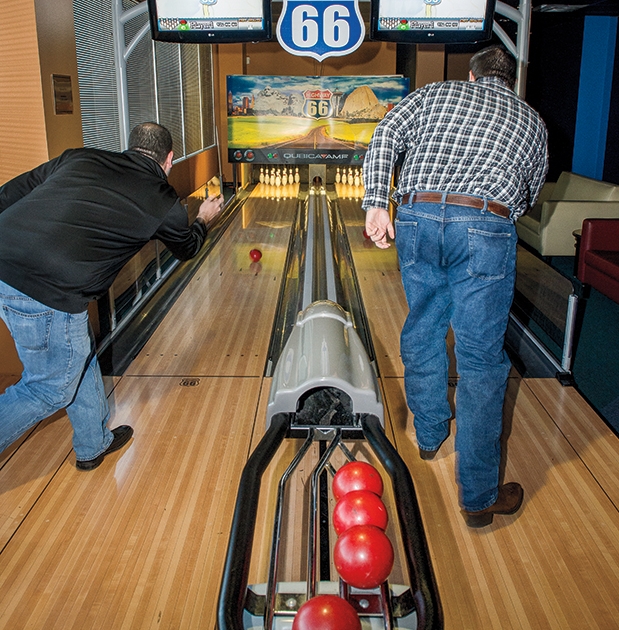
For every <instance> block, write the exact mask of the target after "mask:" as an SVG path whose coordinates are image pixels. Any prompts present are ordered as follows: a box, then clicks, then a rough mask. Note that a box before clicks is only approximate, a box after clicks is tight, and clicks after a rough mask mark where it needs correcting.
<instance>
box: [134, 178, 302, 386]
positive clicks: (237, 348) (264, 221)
mask: <svg viewBox="0 0 619 630" xmlns="http://www.w3.org/2000/svg"><path fill="white" fill-rule="evenodd" d="M296 189H297V190H298V186H297V187H296ZM261 192H262V189H261V188H260V187H258V188H257V189H255V190H254V192H253V193H252V195H251V196H250V198H249V199H248V200H247V201H246V202H245V204H244V206H243V208H242V211H241V212H240V213H239V215H238V216H237V217H236V218H235V219H234V221H233V223H232V225H231V226H230V227H229V228H228V230H227V231H226V234H225V235H224V236H223V238H222V239H221V240H220V241H219V243H217V245H216V246H215V248H214V249H213V251H212V252H211V253H210V254H209V255H208V257H207V258H206V260H205V261H204V263H203V264H202V266H201V267H200V269H199V270H198V272H197V273H196V274H195V276H194V277H193V278H192V279H191V281H190V283H189V284H188V286H187V288H186V289H185V290H184V292H183V294H182V295H181V296H180V298H179V299H178V300H177V301H176V303H175V304H174V306H173V307H172V308H171V309H170V312H169V313H168V315H167V316H166V318H165V320H164V321H163V322H162V323H161V324H160V326H159V327H158V329H157V330H156V331H155V333H154V335H153V336H152V337H151V338H150V339H149V341H148V342H147V343H146V345H145V346H144V348H143V349H142V350H141V352H140V353H139V354H138V356H137V357H136V359H135V361H133V363H132V364H131V365H130V366H129V368H128V369H127V371H126V374H127V375H133V376H137V375H140V376H146V375H179V376H180V375H183V376H261V375H262V373H263V371H264V366H265V363H266V354H267V351H268V344H269V338H270V333H271V326H272V323H273V317H274V314H275V307H276V304H277V297H278V295H279V289H280V284H281V279H282V272H283V267H284V262H285V259H286V252H287V246H288V238H289V235H290V227H291V224H292V221H293V219H294V216H295V213H296V205H297V201H296V199H294V198H286V199H284V198H280V199H279V200H278V201H275V202H273V201H272V200H270V199H268V198H266V197H262V196H260V194H261ZM252 249H259V250H260V251H261V252H262V258H261V260H260V261H259V262H252V260H251V259H250V257H249V252H250V250H252Z"/></svg>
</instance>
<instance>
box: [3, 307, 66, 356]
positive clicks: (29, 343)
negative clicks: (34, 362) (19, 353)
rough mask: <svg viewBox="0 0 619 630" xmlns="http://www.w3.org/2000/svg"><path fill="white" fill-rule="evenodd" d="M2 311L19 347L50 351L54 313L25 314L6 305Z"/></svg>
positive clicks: (49, 311) (48, 311) (50, 311)
mask: <svg viewBox="0 0 619 630" xmlns="http://www.w3.org/2000/svg"><path fill="white" fill-rule="evenodd" d="M2 310H3V319H4V321H5V322H6V325H7V327H8V329H9V331H10V332H11V335H12V337H13V339H14V340H15V343H16V344H17V345H18V346H21V347H22V348H24V349H25V350H34V351H37V352H40V351H43V352H46V351H47V350H48V348H49V337H50V333H51V329H52V318H53V316H54V311H52V310H47V311H41V312H39V313H24V312H22V311H18V310H16V309H14V308H11V307H10V306H7V305H6V304H5V305H4V306H3V309H2Z"/></svg>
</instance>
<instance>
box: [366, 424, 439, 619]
mask: <svg viewBox="0 0 619 630" xmlns="http://www.w3.org/2000/svg"><path fill="white" fill-rule="evenodd" d="M361 426H362V427H363V432H364V433H365V437H366V439H367V441H368V442H369V443H370V446H371V447H372V449H373V450H374V452H375V453H376V456H377V457H378V459H379V460H380V462H381V464H382V465H383V466H384V467H385V469H386V470H387V472H388V473H389V476H390V477H391V483H392V485H393V492H394V495H395V504H396V509H397V512H398V520H399V522H400V534H401V536H402V544H403V545H404V551H405V555H406V561H407V564H408V574H409V580H410V585H411V592H412V594H413V598H414V600H415V606H416V610H417V629H418V630H440V629H441V628H443V614H442V610H441V602H440V599H439V596H438V589H437V586H436V580H435V578H434V572H433V570H432V564H431V562H430V552H429V551H428V543H427V541H426V535H425V531H424V529H423V523H422V520H421V513H420V512H419V505H418V503H417V496H416V494H415V488H414V486H413V480H412V479H411V475H410V472H409V470H408V468H407V467H406V465H405V464H404V462H403V461H402V458H401V457H400V455H399V454H398V452H397V451H396V450H395V448H394V447H393V445H392V444H391V442H390V441H389V440H388V439H387V437H386V436H385V433H384V432H383V430H382V427H381V426H380V422H379V420H378V418H377V417H376V416H370V415H365V416H363V417H362V418H361Z"/></svg>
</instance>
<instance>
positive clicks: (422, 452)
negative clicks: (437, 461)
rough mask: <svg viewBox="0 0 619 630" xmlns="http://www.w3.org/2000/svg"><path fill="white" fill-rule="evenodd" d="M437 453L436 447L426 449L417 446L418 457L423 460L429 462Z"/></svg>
mask: <svg viewBox="0 0 619 630" xmlns="http://www.w3.org/2000/svg"><path fill="white" fill-rule="evenodd" d="M437 453H438V448H437V449H434V450H433V451H426V450H424V449H423V448H421V447H420V448H419V457H421V459H423V460H425V461H426V462H429V461H430V460H432V459H434V458H435V457H436V454H437Z"/></svg>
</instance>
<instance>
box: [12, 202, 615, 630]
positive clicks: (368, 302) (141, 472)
mask: <svg viewBox="0 0 619 630" xmlns="http://www.w3.org/2000/svg"><path fill="white" fill-rule="evenodd" d="M287 204H288V205H287ZM350 204H351V206H350V208H348V209H346V213H347V214H348V215H350V216H349V217H348V218H347V221H349V237H350V241H351V247H352V249H353V255H354V258H355V265H356V267H357V274H358V276H359V280H360V283H361V288H362V292H363V298H364V302H365V306H366V309H367V313H368V318H369V321H370V326H371V330H372V335H373V340H374V343H375V345H376V347H377V349H378V348H380V349H381V350H382V352H381V353H379V352H377V362H378V364H379V369H380V373H381V377H382V378H381V386H382V388H383V394H384V402H385V407H386V432H387V435H388V436H389V437H390V439H391V440H392V441H393V442H394V444H395V445H396V448H397V450H398V451H399V453H400V455H401V456H402V458H403V459H404V461H405V462H406V463H407V465H408V466H409V468H410V471H411V474H412V477H413V481H414V483H415V488H416V492H417V495H418V499H419V504H420V508H421V512H422V515H423V519H424V527H425V530H426V535H427V538H428V544H429V548H430V552H431V557H432V563H433V567H434V572H435V574H436V578H437V582H438V588H439V593H440V597H441V602H442V607H443V612H444V618H445V628H446V629H447V630H478V629H481V628H483V629H496V630H508V629H512V628H513V629H531V630H542V629H557V630H564V629H570V630H571V629H574V630H582V629H584V628H586V629H587V630H589V629H599V630H612V629H614V628H617V626H618V622H617V619H619V589H617V584H618V583H619V510H618V507H619V484H618V480H619V442H618V441H617V438H616V437H615V436H614V435H613V434H612V432H611V431H610V429H608V427H607V426H606V425H605V424H604V423H603V422H602V420H601V419H600V418H599V417H598V416H597V414H595V413H594V412H593V411H592V410H591V409H590V408H589V407H588V405H587V404H586V402H585V401H584V400H583V399H582V398H581V397H580V396H579V394H578V393H577V392H576V391H575V390H574V389H573V388H569V387H568V388H564V387H561V385H560V384H559V383H558V382H557V381H556V380H554V379H545V380H532V379H521V378H520V377H519V376H518V375H517V374H516V373H515V372H512V377H511V378H510V380H509V386H508V393H507V401H506V428H507V432H508V433H509V440H508V442H507V463H506V471H505V476H506V479H507V480H517V481H519V482H521V483H522V484H523V486H524V488H525V503H524V506H523V508H522V510H521V511H520V512H519V513H518V514H516V515H514V516H502V517H501V516H497V517H495V520H494V523H493V524H492V525H491V526H489V527H487V528H483V529H480V530H471V529H468V528H467V527H466V525H465V524H464V521H463V519H462V517H461V515H460V513H459V507H458V499H457V492H458V486H457V484H456V481H455V472H454V463H455V454H454V452H453V435H452V436H451V437H450V438H449V439H448V440H447V442H445V443H444V445H443V446H442V447H441V450H440V451H439V454H438V456H437V458H436V459H435V460H434V461H432V462H426V461H422V460H421V459H420V458H419V456H418V453H417V447H416V443H415V441H414V428H413V426H412V416H411V414H410V412H409V411H408V410H407V408H406V405H405V402H404V395H403V380H402V368H401V364H400V362H399V352H398V347H397V336H398V335H399V326H401V322H402V321H403V317H405V314H406V307H405V304H404V296H403V293H402V290H401V288H400V284H399V279H398V278H397V274H396V273H395V271H394V268H396V269H397V262H396V261H395V258H394V255H395V252H394V251H393V248H391V250H387V253H384V252H381V251H380V250H377V249H375V248H374V249H370V248H368V247H367V246H365V245H364V239H363V236H362V235H361V227H360V225H359V224H360V219H359V214H358V212H359V210H358V204H357V207H356V209H355V206H354V202H352V201H351V202H350ZM253 208H254V209H253V210H252V208H251V206H250V208H248V209H247V213H246V216H244V217H240V218H239V221H238V223H235V224H233V225H232V226H231V228H230V229H231V230H232V232H230V234H231V235H232V236H230V237H229V238H226V237H224V238H223V239H222V240H221V241H220V243H219V244H218V245H217V248H218V249H217V248H216V250H214V251H213V255H212V256H209V257H208V258H207V260H206V261H205V263H204V265H203V267H202V268H201V269H200V271H199V272H198V273H197V274H196V276H195V277H194V279H193V280H192V282H191V283H190V285H189V286H188V288H187V289H186V291H185V292H184V293H183V295H182V296H181V298H180V299H179V300H178V302H177V303H176V305H175V306H174V308H173V309H172V310H171V311H170V313H169V315H168V317H167V318H166V320H165V321H164V322H163V323H162V325H161V326H160V327H159V329H158V330H157V331H156V333H155V335H154V336H153V337H152V338H151V340H150V341H149V343H148V344H147V346H146V347H145V348H144V349H143V351H142V353H140V355H139V356H138V357H137V358H136V360H135V361H134V363H133V364H132V365H131V366H130V368H129V370H128V372H127V373H126V374H125V375H124V376H123V377H122V378H120V379H118V381H117V382H115V383H111V384H110V387H109V391H110V402H111V406H112V409H113V416H112V423H111V424H112V426H116V425H119V424H131V425H132V426H133V427H134V428H135V436H134V438H133V439H132V441H131V442H130V444H129V445H128V447H127V448H125V449H123V450H122V451H120V452H118V453H114V454H112V455H110V456H108V457H107V458H106V459H105V461H104V462H103V464H102V465H101V466H100V467H99V468H97V469H96V470H94V471H92V472H88V473H84V472H80V471H77V470H76V469H75V466H74V462H75V457H74V455H73V452H72V449H71V427H70V424H69V422H68V418H67V417H66V415H64V414H62V413H59V414H57V415H56V416H55V417H54V418H51V419H49V420H47V421H44V422H42V423H40V424H39V425H38V426H37V427H36V428H35V429H34V430H33V431H31V432H30V433H29V434H27V435H26V436H24V437H23V438H22V439H21V440H20V441H18V442H17V443H16V444H14V445H12V446H11V447H10V448H9V449H7V450H6V451H5V452H4V453H2V454H0V628H1V629H2V630H5V629H6V630H21V629H22V628H23V629H25V628H29V629H36V630H39V629H41V630H42V629H45V630H48V629H62V630H94V629H101V630H104V629H105V630H117V629H121V628H122V629H125V628H128V629H142V628H144V629H146V628H149V629H151V628H152V629H170V630H172V629H173V630H179V629H189V630H195V629H198V628H207V629H212V628H215V625H216V603H217V597H218V593H219V588H220V583H221V575H222V571H223V563H224V557H225V553H226V548H227V542H228V536H229V530H230V524H231V521H232V513H233V508H234V503H235V499H236V491H237V487H238V481H239V478H240V475H241V472H242V469H243V466H244V464H245V462H246V460H247V458H248V456H249V454H250V453H251V452H252V450H253V448H254V447H255V445H256V444H257V442H258V440H259V439H260V438H261V436H262V433H263V431H264V424H265V415H266V414H265V410H266V404H267V399H268V393H269V387H270V379H267V378H264V377H263V367H264V361H265V354H266V346H267V345H268V337H269V335H270V328H271V322H270V320H269V318H272V312H273V309H274V307H275V304H274V301H275V299H276V297H277V291H278V288H279V282H280V280H281V270H282V267H283V262H284V258H285V248H286V244H287V234H288V232H287V230H288V227H289V225H290V222H291V220H292V213H293V210H294V202H292V201H290V200H288V201H285V200H283V199H282V200H280V201H279V202H269V200H268V199H264V198H258V199H256V200H255V204H254V206H253ZM355 212H357V214H356V215H355ZM252 213H253V214H252ZM252 217H253V218H252ZM235 221H236V220H235ZM265 223H266V224H269V225H268V226H267V225H264V224H265ZM274 226H277V227H274ZM287 226H288V227H287ZM271 234H273V236H271ZM253 246H259V247H260V248H262V251H263V260H262V261H261V262H262V263H263V265H262V269H261V271H260V272H259V273H258V275H256V273H255V271H254V272H253V273H252V272H251V271H250V270H249V265H250V263H251V261H250V260H249V258H248V256H247V254H248V250H249V249H251V248H252V247H253ZM390 257H391V258H390ZM234 304H236V305H237V309H236V310H238V311H240V313H235V309H234ZM265 339H266V341H265ZM222 354H224V355H230V356H222ZM242 355H245V356H242ZM254 355H258V356H254ZM454 370H455V367H453V366H452V375H453V376H455V371H454ZM8 384H9V383H8V382H6V383H4V385H8ZM113 385H115V387H113ZM454 385H455V383H454ZM1 386H2V383H0V387H1ZM451 390H452V393H455V394H456V395H457V387H453V388H451ZM452 428H453V429H454V430H455V427H452ZM452 434H453V431H452ZM351 447H352V448H353V449H354V450H355V453H356V454H357V456H358V457H360V458H363V459H368V460H370V461H372V458H373V454H372V453H371V449H369V447H368V445H367V444H365V443H363V442H361V443H357V444H352V445H351ZM297 448H298V443H297V442H296V441H293V440H287V441H286V442H285V443H284V445H283V447H282V448H281V449H280V451H278V453H277V455H276V457H275V458H274V460H273V462H272V465H271V466H270V467H269V469H268V470H267V473H265V476H264V479H263V488H264V492H263V495H262V496H261V507H260V510H259V521H258V527H257V530H256V535H255V540H254V547H253V556H252V565H251V568H250V580H251V581H252V582H264V581H265V580H266V574H267V569H268V554H269V550H270V545H271V532H272V508H273V505H274V486H275V484H276V482H277V480H278V479H279V476H280V475H281V471H282V470H283V468H284V467H285V465H286V464H287V462H288V461H289V459H290V457H292V455H293V454H294V452H296V449H297ZM312 457H313V458H314V459H312ZM314 460H315V455H313V456H310V458H309V459H308V462H307V463H305V464H304V465H303V467H302V469H301V470H300V472H299V475H298V477H296V478H295V479H294V480H293V481H292V486H291V490H290V492H289V501H288V504H287V509H288V513H287V515H286V530H285V540H284V558H283V564H282V569H281V571H282V574H281V579H282V580H293V579H299V580H303V579H305V570H306V558H305V549H306V544H307V537H306V534H305V533H304V531H303V523H304V522H305V520H306V513H307V497H306V490H305V482H306V480H307V478H308V476H309V474H310V473H311V466H312V461H314ZM338 461H339V460H338ZM392 502H393V499H392V494H391V493H390V492H388V493H387V497H386V503H387V508H388V510H389V512H390V514H392V515H393V514H395V510H394V507H393V503H392ZM394 518H395V517H394ZM395 525H396V524H395V522H392V523H391V525H390V529H389V530H388V533H389V535H390V537H391V539H392V541H393V542H394V545H395V546H396V548H397V549H398V533H397V528H396V527H395ZM390 579H391V581H392V582H394V583H404V582H405V580H406V571H405V569H404V568H403V562H402V556H401V551H398V552H397V560H396V565H395V567H394V571H393V573H392V575H391V577H390Z"/></svg>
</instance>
